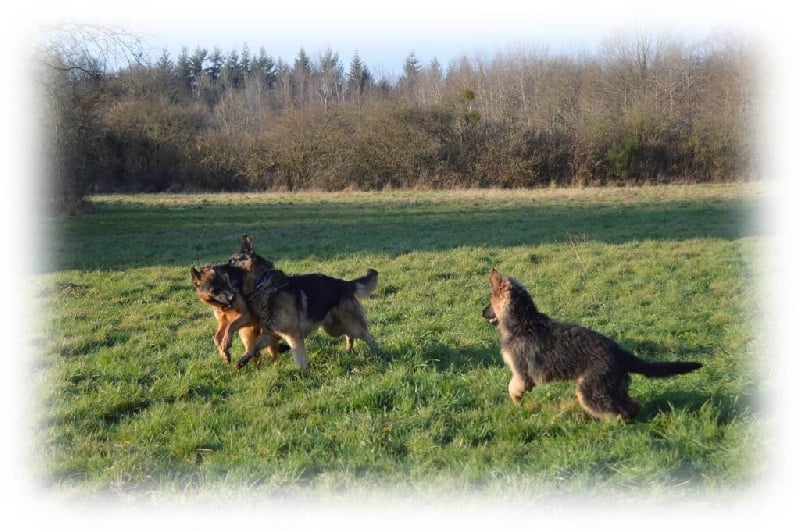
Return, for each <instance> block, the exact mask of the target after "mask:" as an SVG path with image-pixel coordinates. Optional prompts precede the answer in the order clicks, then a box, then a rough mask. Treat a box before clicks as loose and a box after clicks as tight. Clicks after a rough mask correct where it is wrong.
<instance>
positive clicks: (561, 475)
mask: <svg viewBox="0 0 800 531" xmlns="http://www.w3.org/2000/svg"><path fill="white" fill-rule="evenodd" d="M695 190H697V194H696V195H697V196H698V199H696V200H694V201H692V200H691V199H690V197H691V195H692V192H693V191H695ZM652 193H654V192H653V191H648V190H646V189H645V190H643V191H642V190H639V191H638V192H636V191H634V192H631V190H627V189H625V190H619V191H617V193H616V195H615V194H614V192H613V191H611V192H609V191H603V192H601V193H595V192H593V191H591V190H589V191H584V192H572V193H571V194H569V195H566V196H565V195H563V194H562V192H559V191H551V192H549V194H550V195H548V192H547V191H545V192H538V193H536V194H533V193H521V192H508V193H501V192H492V193H491V194H489V196H488V197H480V196H478V195H476V194H474V193H467V192H465V193H463V194H458V193H452V192H450V193H442V194H440V193H436V192H426V193H391V194H339V195H325V194H300V195H298V196H296V197H295V196H291V195H263V196H252V197H251V196H241V197H238V196H208V197H206V196H178V197H174V198H173V197H171V196H166V197H160V196H147V197H144V198H142V197H136V196H129V197H115V198H102V199H100V200H98V202H97V210H96V212H95V213H94V214H92V215H91V216H88V217H84V218H76V219H69V220H66V221H64V220H62V221H61V222H60V223H61V224H62V230H61V231H60V232H59V234H60V236H59V237H58V238H57V239H56V240H55V241H54V242H53V253H52V256H51V257H50V258H51V259H52V260H51V262H50V267H51V271H49V272H46V273H42V274H41V275H39V276H38V277H37V278H36V279H35V282H34V283H35V288H36V290H37V294H38V296H39V300H41V302H42V305H43V308H45V313H46V315H47V318H46V320H45V323H46V324H45V326H44V327H42V329H41V332H40V335H39V336H38V337H35V338H34V341H35V346H36V348H35V349H34V353H35V354H34V356H33V359H32V360H31V362H32V364H33V368H34V374H35V381H36V384H37V386H38V389H39V394H40V396H41V400H40V407H39V411H38V417H37V419H38V420H37V428H36V433H37V436H38V439H37V441H36V446H37V449H38V450H39V451H40V452H41V455H42V460H41V464H40V466H38V467H37V470H36V473H37V475H38V476H37V477H39V478H40V479H41V481H42V482H44V483H46V484H48V485H51V486H52V487H54V488H57V489H62V490H63V489H67V490H69V489H79V490H80V491H82V492H85V491H111V492H122V491H125V492H129V491H131V490H134V491H135V490H139V489H142V490H148V491H150V490H153V489H155V490H156V491H162V492H170V491H184V490H185V489H189V490H192V489H202V488H216V487H225V488H231V489H245V490H248V491H257V492H267V493H272V494H274V495H278V494H281V493H286V492H288V491H294V490H297V489H305V488H307V487H314V488H316V489H321V490H323V491H326V492H339V491H342V490H344V491H346V492H356V493H364V492H370V491H371V490H372V489H375V488H376V487H383V488H393V489H399V490H402V491H409V492H416V491H419V490H421V489H430V488H446V489H449V490H452V491H455V492H464V491H474V490H478V491H481V492H483V491H488V492H502V491H503V490H504V489H506V488H508V486H509V485H514V488H515V489H521V491H524V492H530V491H534V492H548V491H552V490H554V489H555V490H566V491H575V490H579V491H584V490H586V489H600V490H603V491H622V492H641V491H644V492H648V491H649V492H652V491H660V490H668V491H670V492H673V493H676V492H677V493H680V495H686V496H691V495H693V494H694V493H696V492H698V491H701V492H718V491H730V490H731V489H733V490H735V489H738V488H744V487H746V486H748V485H750V484H751V483H752V482H753V481H755V480H756V479H757V478H758V476H759V471H760V468H761V465H760V462H761V460H760V451H761V443H760V438H759V434H760V432H761V430H762V429H763V427H764V420H763V418H762V417H763V411H762V408H761V405H760V401H759V395H760V393H761V391H762V383H761V381H760V378H759V370H758V368H759V361H760V354H759V353H758V352H757V349H756V341H757V339H758V338H757V336H756V330H755V329H754V325H753V323H754V321H756V320H757V319H759V318H760V315H761V312H762V311H763V310H762V309H761V308H760V307H759V305H758V304H757V296H758V294H757V284H758V283H757V279H758V273H759V260H758V259H757V257H758V256H759V254H760V253H761V252H762V251H763V248H764V246H765V245H766V244H765V238H764V237H763V236H762V235H761V234H759V231H758V226H757V224H754V223H752V222H750V221H749V218H750V217H751V216H752V214H753V212H755V211H756V210H757V208H758V201H757V199H758V193H757V191H754V190H753V189H750V188H748V187H746V186H742V187H738V188H737V187H734V188H731V187H717V188H714V187H710V188H709V187H697V188H695V187H675V188H666V189H658V190H657V193H658V194H661V195H660V196H659V197H658V198H653V197H651V196H649V194H652ZM665 194H666V197H664V195H665ZM670 194H673V195H672V196H670ZM245 232H246V233H249V234H252V235H253V237H254V241H255V245H256V249H257V250H259V251H260V252H262V253H263V254H265V255H267V256H269V257H270V258H271V259H273V260H275V261H276V262H277V263H278V264H279V266H280V267H282V268H283V269H285V270H286V271H289V272H309V271H318V272H322V273H326V274H330V275H334V276H342V277H351V278H352V277H354V276H357V275H360V274H361V273H362V272H363V270H364V269H366V268H367V267H374V268H376V269H378V270H379V271H380V273H381V276H380V282H379V288H378V290H377V291H376V293H375V294H374V295H373V297H371V298H370V299H369V300H367V301H365V302H364V306H365V308H366V311H367V314H368V315H369V318H370V321H371V324H372V332H373V335H374V336H375V337H376V339H377V340H378V342H379V343H380V345H381V350H380V352H378V353H372V352H370V351H369V350H368V349H367V348H366V345H363V344H361V343H357V346H356V349H355V351H354V352H353V353H352V354H346V353H345V352H344V344H343V343H344V341H343V340H342V339H333V338H329V337H327V336H325V335H323V334H322V333H316V334H314V335H312V336H311V338H310V339H309V341H308V346H309V353H310V362H311V371H310V373H309V374H306V375H302V374H300V373H299V372H298V371H297V370H296V369H295V368H294V366H293V365H292V362H291V360H290V359H289V358H288V357H287V356H284V357H282V358H280V359H279V360H278V361H277V362H276V363H268V362H264V363H262V364H261V365H254V366H248V367H247V368H246V369H245V370H243V371H235V370H234V369H233V368H232V366H226V365H224V364H223V362H222V361H221V359H220V358H219V356H218V355H217V354H216V353H215V351H214V348H213V344H212V334H213V330H214V322H213V319H212V317H211V312H210V311H209V310H208V309H207V308H206V307H204V306H203V305H202V304H201V303H200V302H199V301H198V300H197V298H196V296H195V294H194V292H193V290H192V287H191V282H190V281H189V275H188V267H189V265H191V264H192V263H205V262H218V261H221V260H223V259H224V258H225V257H226V256H227V255H229V254H231V253H233V252H234V251H236V250H237V245H238V238H239V236H240V235H241V234H242V233H245ZM670 235H672V236H670ZM491 266H495V267H497V268H498V269H500V270H501V271H503V272H504V273H506V274H509V275H512V276H515V277H516V278H518V279H519V280H520V281H521V282H523V283H524V284H525V285H526V286H527V287H528V288H529V290H530V291H531V293H532V295H533V297H534V299H535V300H536V301H537V304H538V305H539V307H540V308H541V309H542V310H543V311H545V312H547V313H549V314H550V315H551V316H553V317H555V318H557V319H561V320H568V321H573V322H579V323H581V324H584V325H586V326H590V327H593V328H595V329H597V330H599V331H601V332H603V333H605V334H607V335H609V336H611V337H614V338H615V339H617V340H618V341H620V342H621V343H623V344H624V345H626V346H627V347H629V348H631V349H633V350H634V351H635V352H637V353H638V355H640V356H642V357H644V358H646V359H686V360H689V359H691V360H697V361H700V362H702V363H703V364H704V368H703V369H702V370H700V371H697V372H695V373H692V374H689V375H684V376H680V377H676V378H672V379H667V380H648V379H645V378H642V377H639V376H635V377H634V380H633V383H632V386H631V392H632V395H633V396H634V397H635V398H636V399H637V400H638V401H640V402H641V403H642V404H643V406H644V407H643V410H642V412H641V414H640V415H639V417H638V418H637V419H636V421H634V422H630V423H623V422H609V423H601V422H596V421H593V420H591V419H590V418H588V417H587V416H586V415H585V414H584V413H583V412H582V410H581V409H580V407H579V405H578V404H577V400H576V399H575V394H574V383H572V382H557V383H553V384H548V385H546V386H542V387H538V388H536V389H534V391H533V392H532V393H530V394H529V395H526V397H525V398H524V399H523V402H522V405H521V406H519V407H515V406H513V405H512V404H511V402H510V400H509V399H508V396H507V393H506V385H507V382H508V378H509V377H510V374H509V372H508V371H507V369H505V368H504V367H503V366H502V362H501V360H500V356H499V353H498V351H497V344H498V338H497V332H496V330H495V329H493V328H492V327H490V326H488V325H486V324H485V323H484V322H483V320H482V319H481V317H480V311H481V309H482V307H483V306H484V305H485V304H486V302H487V300H488V280H487V274H488V270H489V267H491ZM241 354H242V348H241V345H240V344H238V342H237V344H235V346H234V349H233V355H234V359H236V358H237V357H238V356H240V355H241Z"/></svg>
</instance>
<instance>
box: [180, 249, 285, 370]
mask: <svg viewBox="0 0 800 531" xmlns="http://www.w3.org/2000/svg"><path fill="white" fill-rule="evenodd" d="M231 274H232V275H231ZM191 275H192V284H194V287H195V291H196V292H197V296H198V297H199V298H200V300H201V301H202V302H203V303H205V304H207V305H208V306H210V307H211V308H212V309H213V310H214V317H215V318H216V320H217V331H216V333H215V334H214V346H216V347H217V351H219V354H220V356H222V359H224V360H225V362H226V363H230V361H231V354H230V348H231V342H232V341H233V334H234V333H235V332H236V331H237V330H238V332H239V338H240V339H241V340H242V344H243V345H244V348H245V352H249V351H250V349H251V347H252V346H253V345H254V344H255V342H256V339H258V338H259V336H261V334H262V332H263V330H262V328H261V324H260V323H259V322H258V319H256V318H255V317H254V316H253V315H252V314H251V313H250V310H249V309H248V308H247V304H246V303H245V300H244V297H243V296H242V295H241V292H240V288H241V286H240V285H238V284H237V282H238V283H239V284H240V283H241V272H240V271H239V270H238V269H236V268H234V267H233V266H230V265H228V264H224V265H219V266H210V265H206V266H204V267H202V268H200V269H199V270H197V269H195V268H194V266H192V268H191ZM231 276H232V277H233V279H234V280H231ZM227 285H231V286H233V289H225V290H222V289H220V287H221V286H227ZM263 342H265V343H268V344H267V345H266V347H267V351H268V352H269V355H270V357H271V358H273V359H274V358H275V357H276V356H277V355H278V352H279V351H282V350H283V349H281V348H280V346H285V345H280V346H279V345H278V338H277V336H275V335H272V337H271V338H270V339H269V340H267V339H266V338H265V339H264V340H263ZM286 350H288V349H286ZM259 354H260V350H257V351H256V354H255V355H256V356H258V355H259Z"/></svg>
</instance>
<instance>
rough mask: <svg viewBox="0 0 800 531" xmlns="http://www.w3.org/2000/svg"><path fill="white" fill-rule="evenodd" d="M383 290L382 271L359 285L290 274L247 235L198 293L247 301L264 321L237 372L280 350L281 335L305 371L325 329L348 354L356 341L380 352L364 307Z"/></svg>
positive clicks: (204, 280)
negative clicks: (263, 353)
mask: <svg viewBox="0 0 800 531" xmlns="http://www.w3.org/2000/svg"><path fill="white" fill-rule="evenodd" d="M377 285H378V272H377V271H375V270H374V269H369V270H367V272H366V274H365V275H364V276H363V277H360V278H357V279H355V280H342V279H338V278H332V277H329V276H326V275H319V274H312V275H286V274H285V273H283V271H280V270H278V269H274V266H273V265H272V263H271V262H270V261H269V260H266V259H265V258H263V257H261V256H259V255H258V254H256V252H255V250H254V249H253V245H252V242H251V240H250V237H249V236H247V235H245V236H244V237H243V238H242V252H241V253H239V254H237V255H234V256H232V257H231V258H230V260H229V261H228V264H227V265H226V266H225V267H224V271H222V270H220V271H218V272H216V271H215V274H213V275H212V274H208V275H205V276H203V277H202V279H200V285H199V287H198V290H202V291H203V292H205V293H208V294H209V295H210V296H212V297H214V298H216V300H220V299H221V300H223V301H231V302H230V305H231V306H233V305H236V304H238V302H233V301H239V300H241V299H243V301H244V307H245V308H248V309H249V311H250V312H252V314H253V315H254V316H255V317H257V318H258V322H259V323H260V325H261V328H262V334H261V336H259V338H258V339H257V340H256V342H255V343H254V344H253V345H252V346H251V347H250V349H248V351H247V353H246V354H245V355H244V356H243V357H242V358H241V359H240V360H239V362H238V363H237V364H236V366H237V368H240V367H243V366H244V365H245V364H247V362H248V361H249V360H250V359H251V358H252V357H253V356H254V355H255V354H256V353H257V352H258V350H259V349H260V348H261V347H263V346H264V345H266V344H268V343H269V344H271V345H274V341H275V340H274V334H277V335H279V336H280V337H282V338H283V339H285V340H286V342H287V343H289V346H290V348H291V350H292V354H293V355H294V360H295V363H296V364H297V366H298V367H299V368H301V369H303V370H305V369H306V367H307V365H308V360H307V357H306V347H305V338H306V337H307V336H308V335H309V334H310V333H312V332H313V331H314V330H316V329H317V328H320V327H321V328H323V329H324V330H325V331H326V332H327V333H328V334H329V335H331V336H333V337H337V336H341V335H344V336H345V337H346V345H347V350H348V351H351V350H352V349H353V343H354V340H355V339H362V340H364V341H365V342H366V343H367V344H368V345H369V346H370V347H371V348H372V349H377V343H376V342H375V339H373V337H372V335H371V334H370V333H369V329H368V327H369V325H368V322H367V318H366V315H365V313H364V308H363V307H362V306H361V303H360V302H359V299H360V298H365V297H367V296H369V294H370V293H372V292H373V291H374V290H375V288H376V287H377ZM243 322H244V321H243V320H237V321H233V322H231V323H230V325H229V331H228V332H223V335H224V334H227V335H228V336H229V335H230V334H231V332H230V331H231V330H235V329H236V326H240V325H241V324H242V323H243Z"/></svg>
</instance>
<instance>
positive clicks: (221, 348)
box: [214, 308, 231, 363]
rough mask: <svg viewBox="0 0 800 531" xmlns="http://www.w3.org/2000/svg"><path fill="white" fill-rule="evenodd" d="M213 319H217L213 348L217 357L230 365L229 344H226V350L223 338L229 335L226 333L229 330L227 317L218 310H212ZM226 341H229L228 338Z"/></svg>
mask: <svg viewBox="0 0 800 531" xmlns="http://www.w3.org/2000/svg"><path fill="white" fill-rule="evenodd" d="M214 317H216V318H217V331H216V332H215V333H214V346H215V347H217V351H218V352H219V355H220V356H222V359H224V360H225V363H230V362H231V354H230V352H229V349H230V344H228V347H227V348H226V347H225V344H226V343H225V336H226V334H227V335H230V333H229V332H228V330H229V329H230V319H228V315H227V314H226V313H225V312H223V311H222V310H220V309H219V308H214ZM228 340H229V341H230V338H228Z"/></svg>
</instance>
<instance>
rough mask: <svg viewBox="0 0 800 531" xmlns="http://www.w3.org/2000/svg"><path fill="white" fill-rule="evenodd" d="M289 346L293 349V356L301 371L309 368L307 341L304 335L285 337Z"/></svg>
mask: <svg viewBox="0 0 800 531" xmlns="http://www.w3.org/2000/svg"><path fill="white" fill-rule="evenodd" d="M284 339H285V340H286V342H287V343H289V347H290V348H291V349H292V356H293V357H294V363H295V365H297V367H298V368H299V369H300V370H301V371H305V370H306V369H308V356H307V354H306V342H305V340H304V339H303V337H302V336H299V337H289V336H286V337H284Z"/></svg>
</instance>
